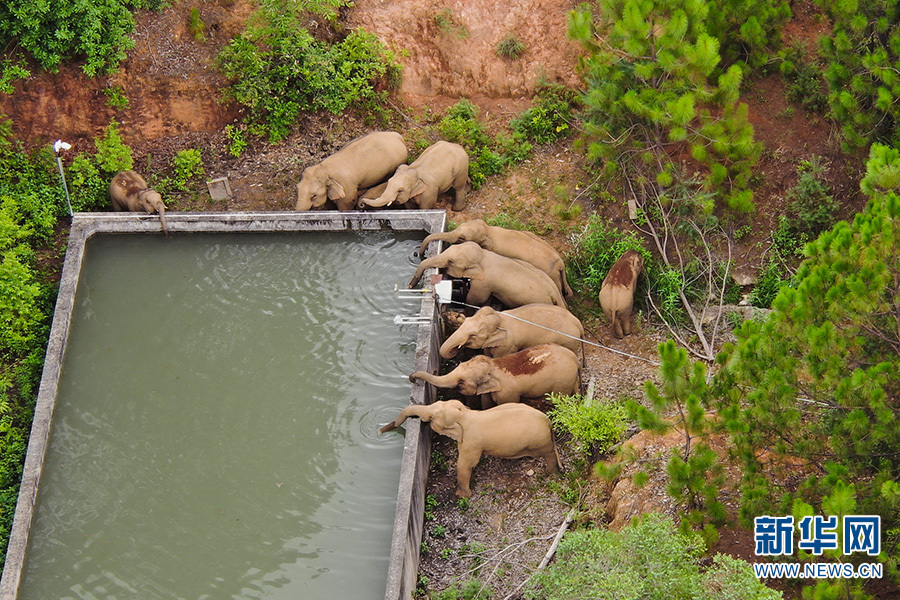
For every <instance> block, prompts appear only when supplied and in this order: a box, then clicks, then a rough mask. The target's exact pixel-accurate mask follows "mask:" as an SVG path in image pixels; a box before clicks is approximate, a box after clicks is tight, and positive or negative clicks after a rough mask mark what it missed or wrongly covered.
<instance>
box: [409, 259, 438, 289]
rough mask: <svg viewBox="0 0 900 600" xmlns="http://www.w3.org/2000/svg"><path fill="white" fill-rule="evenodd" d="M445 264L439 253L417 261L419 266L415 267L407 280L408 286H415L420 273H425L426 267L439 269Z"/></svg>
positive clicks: (420, 275)
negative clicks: (410, 277)
mask: <svg viewBox="0 0 900 600" xmlns="http://www.w3.org/2000/svg"><path fill="white" fill-rule="evenodd" d="M445 266H446V265H445V264H444V260H443V259H441V257H440V255H438V256H432V257H431V258H426V259H425V260H423V261H422V262H420V263H419V267H418V268H417V269H416V272H415V274H413V277H412V279H411V280H410V281H409V287H415V285H416V284H417V283H419V280H420V279H422V274H423V273H425V270H426V269H430V268H432V267H436V268H438V269H440V268H442V267H445Z"/></svg>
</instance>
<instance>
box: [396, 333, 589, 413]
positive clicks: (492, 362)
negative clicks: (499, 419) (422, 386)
mask: <svg viewBox="0 0 900 600" xmlns="http://www.w3.org/2000/svg"><path fill="white" fill-rule="evenodd" d="M409 380H410V381H412V382H415V381H416V380H422V381H427V382H428V383H430V384H432V385H434V386H436V387H439V388H456V389H457V390H458V391H459V393H460V394H462V395H463V396H481V406H482V408H488V407H489V406H492V405H494V404H506V403H508V402H520V401H521V400H522V398H533V399H538V398H543V397H544V396H545V395H546V394H550V393H554V392H555V393H557V394H577V393H579V392H580V391H581V364H580V362H579V361H578V357H577V356H575V353H574V352H572V351H571V350H569V349H568V348H563V347H562V346H560V345H558V344H540V345H538V346H532V347H531V348H526V349H525V350H521V351H519V352H515V353H513V354H509V355H507V356H503V357H500V358H490V357H487V356H476V357H475V358H472V359H471V360H467V361H465V362H463V363H460V364H459V366H458V367H456V368H455V369H453V370H452V371H450V372H449V373H447V374H446V375H432V374H431V373H426V372H425V371H416V372H415V373H413V374H412V375H410V376H409Z"/></svg>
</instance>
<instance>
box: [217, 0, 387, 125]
mask: <svg viewBox="0 0 900 600" xmlns="http://www.w3.org/2000/svg"><path fill="white" fill-rule="evenodd" d="M313 4H315V5H316V6H315V7H312V8H315V9H322V8H323V3H321V2H320V3H311V2H291V1H290V0H265V1H264V2H263V3H262V6H261V7H260V9H259V10H258V11H257V13H255V15H254V18H253V19H251V22H253V23H256V25H253V26H251V27H248V28H247V29H246V30H245V31H244V32H243V33H242V34H241V35H240V36H238V37H237V38H235V39H234V40H233V41H232V42H231V43H230V44H229V45H228V46H226V47H225V48H224V49H223V50H222V51H221V52H220V53H219V56H218V58H217V62H218V66H219V69H220V70H221V71H222V73H223V74H224V75H225V76H226V77H227V78H228V79H230V80H231V84H230V85H229V86H228V87H227V88H226V89H225V92H224V96H225V98H226V99H227V100H234V101H236V102H238V103H239V104H242V105H244V106H245V107H246V108H247V109H248V110H247V112H248V114H247V117H246V119H245V120H246V122H247V124H248V125H249V130H250V132H251V133H254V134H256V135H265V136H267V137H268V138H269V140H270V141H273V142H277V141H280V140H282V139H284V138H285V137H287V135H288V133H289V132H290V128H291V127H292V126H293V124H294V122H295V121H296V119H297V117H298V115H299V114H300V113H301V112H302V111H317V110H327V111H330V112H332V113H340V112H341V111H343V110H344V109H346V108H347V107H349V106H361V107H364V108H369V109H374V108H376V106H377V104H378V102H380V101H381V100H382V99H383V98H384V96H385V92H383V91H378V89H379V84H383V86H387V85H396V84H397V83H398V82H399V80H400V65H399V63H398V62H397V61H396V59H395V58H394V55H393V53H392V52H391V51H390V50H388V49H387V47H385V46H384V44H382V43H381V42H380V41H379V40H378V38H377V37H376V36H374V35H373V34H371V33H368V32H366V31H363V30H362V29H356V30H354V31H352V32H351V33H350V34H349V35H347V36H346V37H345V38H344V39H343V40H342V41H340V42H338V43H335V44H327V43H324V42H319V41H316V40H315V39H314V38H313V36H312V35H311V34H310V33H309V31H307V30H306V29H305V28H304V27H303V23H304V21H302V19H301V16H302V14H301V10H300V9H301V8H306V9H310V5H313ZM338 4H339V5H343V4H346V3H345V2H339V3H338ZM329 6H330V5H329ZM329 6H325V8H329Z"/></svg>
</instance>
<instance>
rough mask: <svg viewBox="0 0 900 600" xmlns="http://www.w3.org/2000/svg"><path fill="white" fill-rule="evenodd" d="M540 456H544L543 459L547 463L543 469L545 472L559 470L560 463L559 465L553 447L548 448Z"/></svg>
mask: <svg viewBox="0 0 900 600" xmlns="http://www.w3.org/2000/svg"><path fill="white" fill-rule="evenodd" d="M542 456H543V457H544V461H546V463H547V466H546V469H545V471H546V472H547V473H556V472H558V471H559V470H560V467H561V466H562V465H560V462H559V456H558V455H557V454H556V448H555V447H554V448H550V450H548V451H547V452H545V453H544V454H543V455H542Z"/></svg>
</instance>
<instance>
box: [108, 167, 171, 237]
mask: <svg viewBox="0 0 900 600" xmlns="http://www.w3.org/2000/svg"><path fill="white" fill-rule="evenodd" d="M109 197H110V200H112V207H113V210H114V211H116V212H120V211H123V212H124V211H130V212H145V213H147V214H148V215H152V214H153V213H158V214H159V223H160V226H161V227H162V231H163V233H164V234H166V236H167V237H168V235H169V226H168V225H167V224H166V205H165V203H164V202H163V200H162V197H161V196H160V195H159V193H158V192H157V191H156V190H154V189H153V188H151V187H148V186H147V182H146V181H144V178H143V177H141V176H140V175H138V174H137V173H135V172H134V171H119V172H118V173H116V175H115V177H113V178H112V181H111V182H110V183H109Z"/></svg>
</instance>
